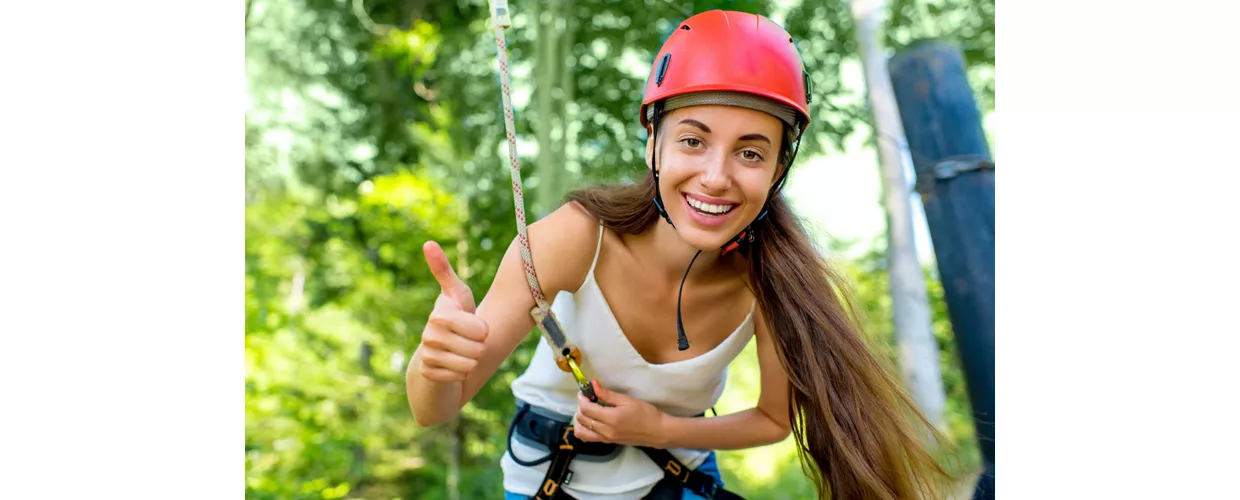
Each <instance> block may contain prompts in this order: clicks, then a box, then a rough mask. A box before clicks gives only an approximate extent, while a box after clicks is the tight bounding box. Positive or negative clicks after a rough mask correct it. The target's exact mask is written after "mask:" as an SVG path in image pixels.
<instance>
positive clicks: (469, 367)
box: [422, 350, 478, 374]
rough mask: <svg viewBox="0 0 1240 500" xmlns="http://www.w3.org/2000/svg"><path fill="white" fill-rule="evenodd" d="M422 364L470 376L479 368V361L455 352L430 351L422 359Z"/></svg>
mask: <svg viewBox="0 0 1240 500" xmlns="http://www.w3.org/2000/svg"><path fill="white" fill-rule="evenodd" d="M422 364H423V365H426V366H429V367H432V368H443V369H446V370H451V371H454V372H457V373H462V374H468V373H470V372H472V371H474V369H475V368H477V367H478V360H476V359H470V358H467V357H465V356H461V355H460V354H457V353H454V352H447V351H440V350H428V351H426V355H425V357H424V358H422Z"/></svg>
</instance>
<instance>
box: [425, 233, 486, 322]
mask: <svg viewBox="0 0 1240 500" xmlns="http://www.w3.org/2000/svg"><path fill="white" fill-rule="evenodd" d="M422 254H423V255H425V256H426V265H427V266H429V267H430V269H431V274H433V275H435V281H438V282H439V287H440V288H441V289H442V290H443V293H444V294H445V295H447V296H448V297H451V298H452V300H453V301H454V302H456V304H457V305H458V306H460V307H461V309H464V310H465V311H466V312H471V313H472V312H474V293H473V291H471V290H470V289H469V285H466V284H465V282H464V281H461V278H459V277H457V275H456V271H455V270H454V269H452V264H451V263H449V262H448V256H447V255H444V253H443V249H442V248H440V247H439V243H436V242H434V241H428V242H426V243H425V244H423V245H422Z"/></svg>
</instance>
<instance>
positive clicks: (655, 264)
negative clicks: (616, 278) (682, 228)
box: [642, 218, 731, 284]
mask: <svg viewBox="0 0 1240 500" xmlns="http://www.w3.org/2000/svg"><path fill="white" fill-rule="evenodd" d="M644 236H645V238H643V240H644V241H642V249H643V256H642V257H643V260H645V261H646V262H649V263H650V266H651V267H652V268H654V270H655V272H657V273H659V275H660V276H663V277H664V278H665V279H666V280H667V281H668V282H674V283H677V284H679V283H680V280H681V279H683V278H685V269H686V268H688V267H689V262H690V261H693V269H692V270H691V272H690V273H689V278H688V279H689V280H690V281H693V280H694V278H695V277H698V276H702V275H703V274H705V273H707V272H708V271H716V270H718V269H717V268H718V266H720V265H721V264H724V260H727V259H726V258H721V257H720V255H719V249H718V248H710V249H706V250H702V253H701V254H700V255H698V249H697V248H694V247H693V246H691V245H689V244H688V243H685V241H684V240H682V239H681V238H680V235H679V234H677V233H676V228H673V227H672V226H671V225H669V224H668V223H667V221H665V220H663V219H662V218H660V219H659V220H658V221H657V222H656V223H655V226H654V227H653V228H652V230H651V231H648V232H646V234H645V235H644ZM694 255H697V260H694ZM729 257H731V256H730V255H729Z"/></svg>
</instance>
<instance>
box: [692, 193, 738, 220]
mask: <svg viewBox="0 0 1240 500" xmlns="http://www.w3.org/2000/svg"><path fill="white" fill-rule="evenodd" d="M683 196H684V198H685V203H686V204H687V205H689V207H690V208H692V209H693V211H694V212H696V213H697V214H699V215H702V216H705V217H720V216H723V215H727V214H728V213H729V212H731V211H732V209H734V208H736V207H737V206H738V205H739V204H738V203H732V202H729V201H725V200H713V199H712V200H702V199H699V198H698V197H696V196H694V195H691V194H688V193H684V194H683Z"/></svg>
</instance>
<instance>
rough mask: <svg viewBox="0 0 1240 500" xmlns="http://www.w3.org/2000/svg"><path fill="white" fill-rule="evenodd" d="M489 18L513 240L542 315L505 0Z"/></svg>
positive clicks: (544, 304) (493, 4)
mask: <svg viewBox="0 0 1240 500" xmlns="http://www.w3.org/2000/svg"><path fill="white" fill-rule="evenodd" d="M491 9H492V19H493V20H494V22H495V48H496V57H498V59H499V78H500V88H501V90H502V91H503V96H504V128H505V129H507V131H508V166H509V168H510V170H511V171H512V201H513V205H514V206H515V208H516V217H517V239H518V240H519V241H520V243H521V260H522V261H523V262H524V263H525V280H526V282H527V283H528V284H529V286H530V294H531V295H533V296H534V302H535V303H536V304H537V305H538V308H539V309H540V310H541V311H542V313H543V314H547V311H548V309H549V306H548V304H547V299H546V297H544V296H543V292H542V286H540V285H539V284H538V274H537V273H536V272H534V259H533V257H532V256H531V255H530V236H529V232H528V231H527V230H526V226H525V198H524V197H523V196H522V195H521V166H520V164H519V163H518V162H517V132H516V124H515V123H514V120H513V113H512V97H511V91H510V90H509V89H510V87H511V85H510V83H509V78H508V45H507V44H506V43H505V42H504V28H506V27H508V25H509V22H508V6H507V2H506V1H493V2H491Z"/></svg>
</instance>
